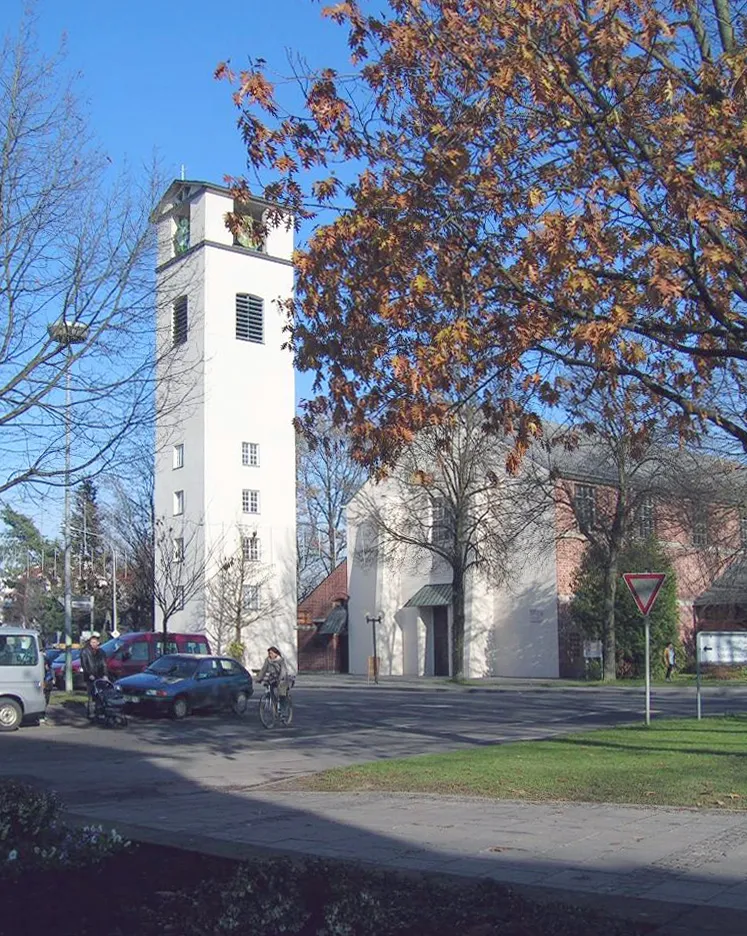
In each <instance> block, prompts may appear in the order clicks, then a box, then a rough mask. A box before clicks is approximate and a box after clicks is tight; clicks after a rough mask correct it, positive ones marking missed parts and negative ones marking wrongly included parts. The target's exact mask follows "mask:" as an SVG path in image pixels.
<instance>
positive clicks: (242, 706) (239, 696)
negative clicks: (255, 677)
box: [233, 692, 249, 715]
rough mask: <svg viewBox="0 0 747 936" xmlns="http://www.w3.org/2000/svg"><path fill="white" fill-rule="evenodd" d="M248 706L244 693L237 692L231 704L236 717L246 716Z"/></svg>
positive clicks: (247, 699) (247, 698)
mask: <svg viewBox="0 0 747 936" xmlns="http://www.w3.org/2000/svg"><path fill="white" fill-rule="evenodd" d="M248 704H249V697H248V696H247V694H246V693H245V692H237V693H236V698H235V700H234V703H233V710H234V712H235V713H236V714H237V715H244V714H246V707H247V705H248Z"/></svg>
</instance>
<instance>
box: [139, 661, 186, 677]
mask: <svg viewBox="0 0 747 936" xmlns="http://www.w3.org/2000/svg"><path fill="white" fill-rule="evenodd" d="M196 669H197V660H185V659H184V658H183V657H176V656H162V657H159V659H157V660H156V661H155V662H153V663H151V664H150V666H149V667H148V668H147V669H146V671H145V672H146V673H154V674H155V675H156V676H173V677H175V678H177V679H189V677H190V676H194V674H195V670H196Z"/></svg>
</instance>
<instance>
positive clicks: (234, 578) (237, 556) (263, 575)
mask: <svg viewBox="0 0 747 936" xmlns="http://www.w3.org/2000/svg"><path fill="white" fill-rule="evenodd" d="M231 546H232V547H233V548H231ZM258 550H259V541H258V539H257V537H256V535H251V536H248V535H244V534H242V533H240V534H239V536H238V543H236V542H235V541H234V543H232V544H230V545H229V549H228V550H227V551H226V552H225V554H223V555H221V556H220V557H219V558H218V560H217V571H215V572H214V574H213V575H212V576H211V577H210V578H209V580H208V584H207V589H206V595H205V601H206V611H207V614H206V620H207V631H208V635H209V637H210V639H211V641H212V642H213V644H214V646H215V647H216V650H217V652H218V653H223V652H225V651H226V650H227V649H228V647H229V646H230V647H231V650H232V652H233V653H234V654H235V655H237V656H242V655H243V647H244V636H245V632H246V630H247V628H250V627H251V625H252V624H253V623H255V621H258V620H260V619H261V618H266V617H268V616H269V615H271V614H272V613H273V611H274V610H275V608H276V607H277V605H278V596H277V595H275V594H274V592H273V591H272V587H271V583H272V579H273V575H272V569H271V568H270V567H269V566H268V565H267V564H266V563H263V562H262V559H261V555H260V553H259V551H258ZM242 662H243V661H242Z"/></svg>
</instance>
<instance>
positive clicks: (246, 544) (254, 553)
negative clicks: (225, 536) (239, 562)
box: [241, 536, 262, 562]
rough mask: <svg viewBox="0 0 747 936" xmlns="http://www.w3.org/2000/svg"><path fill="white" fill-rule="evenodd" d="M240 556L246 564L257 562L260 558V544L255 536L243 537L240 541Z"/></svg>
mask: <svg viewBox="0 0 747 936" xmlns="http://www.w3.org/2000/svg"><path fill="white" fill-rule="evenodd" d="M241 554H242V556H243V557H244V560H245V561H246V562H259V560H260V559H261V558H262V544H261V541H260V540H259V538H258V537H256V536H244V537H243V538H242V540H241Z"/></svg>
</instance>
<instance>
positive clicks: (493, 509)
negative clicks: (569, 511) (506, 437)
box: [351, 407, 546, 678]
mask: <svg viewBox="0 0 747 936" xmlns="http://www.w3.org/2000/svg"><path fill="white" fill-rule="evenodd" d="M505 456H506V447H501V446H500V444H499V443H497V441H496V437H495V435H493V434H491V433H490V432H489V431H488V427H487V426H486V425H485V422H484V420H483V419H482V417H481V415H480V414H479V413H478V412H476V411H474V410H471V409H469V408H466V407H465V408H463V409H461V410H459V411H456V412H455V414H454V417H453V420H452V422H451V423H450V424H449V425H447V426H442V427H437V428H433V429H430V430H425V431H423V432H420V433H419V434H418V435H417V436H416V437H415V438H414V440H413V441H412V443H411V444H410V445H409V446H408V447H407V449H406V450H404V452H403V453H402V456H401V457H400V459H399V461H398V462H397V464H396V466H395V468H394V469H393V470H392V472H391V474H390V476H389V477H388V479H387V481H386V483H385V484H384V485H381V486H379V485H376V484H374V483H373V482H369V483H368V484H367V485H366V487H365V488H364V489H363V491H362V492H361V494H360V495H359V496H358V497H357V498H356V499H355V503H354V505H352V506H351V519H353V520H354V522H355V523H357V524H359V525H360V526H361V527H363V528H364V529H365V530H366V535H369V536H372V537H373V538H374V539H375V551H376V553H377V554H378V557H379V561H383V562H387V563H389V564H395V563H396V564H402V563H407V564H409V565H411V566H412V567H413V568H416V569H422V568H423V567H424V565H425V564H426V563H427V562H428V561H429V560H430V561H431V562H435V563H438V564H440V566H441V568H443V569H446V570H448V571H450V573H451V586H452V612H453V613H452V642H451V647H452V659H451V672H452V676H453V677H454V678H459V677H460V676H461V675H462V673H463V670H464V638H465V585H466V582H467V579H468V576H470V575H471V574H474V573H476V572H480V573H481V574H482V575H484V576H489V578H490V581H491V582H492V583H493V584H494V585H498V584H500V582H501V581H503V580H505V577H506V575H507V573H508V571H509V569H513V570H517V569H518V568H519V566H520V563H521V561H522V558H521V557H522V556H526V557H527V558H528V557H529V556H530V555H536V551H535V550H533V549H531V548H527V547H528V544H529V542H530V539H531V538H532V537H533V536H534V535H535V533H536V532H539V531H541V525H540V524H537V522H536V521H537V519H538V516H539V511H541V510H542V509H546V508H545V507H543V505H542V503H541V498H537V502H536V504H534V505H533V504H532V502H531V501H530V499H529V497H528V495H529V494H531V493H533V492H534V489H533V487H532V486H531V485H530V486H529V487H528V488H526V489H525V485H524V482H523V480H522V479H520V478H512V477H510V476H508V475H507V473H506V469H505ZM519 541H522V544H523V547H524V548H522V550H517V549H516V546H517V544H518V543H519ZM539 545H540V542H539V540H538V541H537V546H539Z"/></svg>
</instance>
